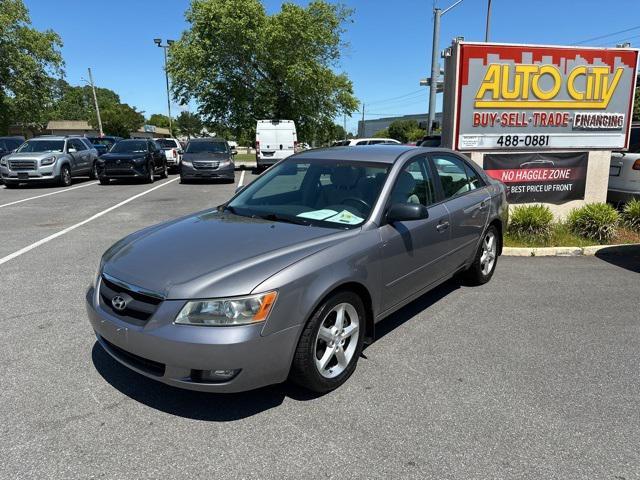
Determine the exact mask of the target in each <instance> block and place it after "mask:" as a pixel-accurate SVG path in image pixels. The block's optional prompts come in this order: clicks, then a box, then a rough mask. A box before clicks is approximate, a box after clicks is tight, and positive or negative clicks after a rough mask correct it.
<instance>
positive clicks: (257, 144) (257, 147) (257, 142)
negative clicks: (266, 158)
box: [256, 140, 260, 153]
mask: <svg viewBox="0 0 640 480" xmlns="http://www.w3.org/2000/svg"><path fill="white" fill-rule="evenodd" d="M256 153H260V142H259V141H257V140H256Z"/></svg>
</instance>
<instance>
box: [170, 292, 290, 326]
mask: <svg viewBox="0 0 640 480" xmlns="http://www.w3.org/2000/svg"><path fill="white" fill-rule="evenodd" d="M277 296H278V294H277V292H275V291H274V292H266V293H261V294H258V295H250V296H247V297H235V298H215V299H211V300H196V301H193V302H187V304H186V305H185V306H184V307H183V308H182V310H181V311H180V313H179V314H178V316H177V317H176V320H175V323H177V324H180V325H201V326H208V327H228V326H236V325H249V324H252V323H257V322H264V321H265V320H266V319H267V317H268V316H269V313H270V312H271V309H272V307H273V304H274V303H275V302H276V297H277Z"/></svg>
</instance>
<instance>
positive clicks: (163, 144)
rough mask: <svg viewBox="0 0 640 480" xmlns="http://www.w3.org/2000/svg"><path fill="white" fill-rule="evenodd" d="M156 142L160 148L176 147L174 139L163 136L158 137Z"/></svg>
mask: <svg viewBox="0 0 640 480" xmlns="http://www.w3.org/2000/svg"><path fill="white" fill-rule="evenodd" d="M156 143H157V144H158V145H160V146H161V147H162V148H176V147H177V145H176V142H175V140H167V139H165V138H160V139H158V140H156Z"/></svg>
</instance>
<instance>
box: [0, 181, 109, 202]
mask: <svg viewBox="0 0 640 480" xmlns="http://www.w3.org/2000/svg"><path fill="white" fill-rule="evenodd" d="M96 183H98V182H89V183H83V184H82V185H78V186H77V187H71V188H65V189H64V190H57V191H55V192H49V193H43V194H42V195H36V196H35V197H29V198H23V199H22V200H16V201H15V202H9V203H5V204H4V205H0V208H4V207H9V206H11V205H15V204H17V203H22V202H28V201H29V200H35V199H36V198H42V197H48V196H49V195H57V194H59V193H65V192H70V191H71V190H76V189H78V188H84V187H88V186H90V185H95V184H96Z"/></svg>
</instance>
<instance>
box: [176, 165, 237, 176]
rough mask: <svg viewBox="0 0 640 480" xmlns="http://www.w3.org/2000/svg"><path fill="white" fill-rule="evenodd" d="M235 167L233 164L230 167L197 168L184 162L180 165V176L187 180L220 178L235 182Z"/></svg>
mask: <svg viewBox="0 0 640 480" xmlns="http://www.w3.org/2000/svg"><path fill="white" fill-rule="evenodd" d="M235 175H236V174H235V165H234V164H233V162H231V164H230V165H228V166H225V167H218V168H195V167H194V166H193V164H192V163H187V162H185V161H182V164H181V165H180V176H181V177H182V178H186V179H198V178H212V179H216V178H220V179H224V180H235V178H236V177H235Z"/></svg>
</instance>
